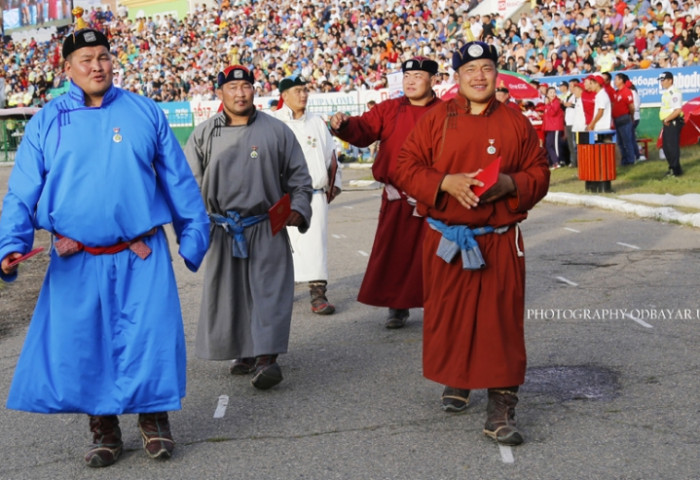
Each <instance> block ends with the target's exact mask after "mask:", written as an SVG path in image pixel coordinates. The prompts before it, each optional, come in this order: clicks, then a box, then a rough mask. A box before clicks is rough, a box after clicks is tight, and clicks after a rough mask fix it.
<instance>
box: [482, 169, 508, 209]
mask: <svg viewBox="0 0 700 480" xmlns="http://www.w3.org/2000/svg"><path fill="white" fill-rule="evenodd" d="M515 191H516V189H515V181H513V177H511V176H510V175H506V174H505V173H499V174H498V180H496V183H495V184H494V185H493V187H491V188H489V189H488V190H486V191H485V192H484V194H483V195H482V196H481V201H482V202H483V203H490V202H494V201H496V200H498V199H499V198H501V197H507V196H510V195H513V194H514V193H515Z"/></svg>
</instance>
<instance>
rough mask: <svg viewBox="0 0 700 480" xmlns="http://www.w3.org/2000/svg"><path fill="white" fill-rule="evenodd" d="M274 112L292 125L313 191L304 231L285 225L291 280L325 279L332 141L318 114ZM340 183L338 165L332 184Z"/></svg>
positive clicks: (282, 109)
mask: <svg viewBox="0 0 700 480" xmlns="http://www.w3.org/2000/svg"><path fill="white" fill-rule="evenodd" d="M274 115H275V116H276V117H277V118H278V119H280V120H282V121H283V122H284V123H285V124H286V125H287V126H288V127H289V128H291V129H292V131H293V132H294V135H295V136H296V138H297V141H298V142H299V144H300V145H301V148H302V150H303V151H304V158H305V159H306V166H307V167H308V169H309V174H310V175H311V185H312V186H313V189H314V194H313V196H312V197H311V211H312V212H313V214H312V215H311V224H310V225H309V229H308V231H307V232H306V233H305V234H303V235H302V234H300V233H299V230H298V229H297V228H295V227H287V232H288V233H289V240H290V243H291V245H292V258H293V260H294V280H295V281H296V282H310V281H313V280H326V281H327V280H328V202H327V200H326V193H325V192H326V191H327V190H328V188H329V182H328V172H329V169H330V166H331V161H332V158H333V154H334V153H335V142H334V141H333V136H332V135H331V133H330V131H329V130H328V127H327V126H326V123H325V122H324V121H323V119H322V118H321V117H320V116H319V115H315V114H313V113H308V112H307V113H305V114H304V115H302V116H301V117H300V118H298V119H294V117H293V112H292V110H291V109H290V108H289V107H288V106H287V105H284V106H283V107H282V108H281V109H279V110H277V111H276V112H274ZM341 185H342V177H341V168H340V165H338V170H337V172H336V175H335V183H334V186H336V187H338V188H340V187H341Z"/></svg>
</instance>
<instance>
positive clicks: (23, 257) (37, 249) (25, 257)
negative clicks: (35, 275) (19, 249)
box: [7, 247, 44, 268]
mask: <svg viewBox="0 0 700 480" xmlns="http://www.w3.org/2000/svg"><path fill="white" fill-rule="evenodd" d="M43 251H44V247H37V248H35V249H34V250H32V251H31V252H29V253H25V254H24V255H22V256H21V257H19V258H17V259H15V260H13V261H11V262H10V263H8V264H7V268H12V267H14V266H15V265H17V264H19V263H21V262H23V261H25V260H26V259H28V258H32V257H33V256H34V255H36V254H37V253H39V252H43Z"/></svg>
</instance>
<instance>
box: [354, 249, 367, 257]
mask: <svg viewBox="0 0 700 480" xmlns="http://www.w3.org/2000/svg"><path fill="white" fill-rule="evenodd" d="M357 253H359V254H360V255H362V256H363V257H369V253H367V252H365V251H364V250H358V251H357Z"/></svg>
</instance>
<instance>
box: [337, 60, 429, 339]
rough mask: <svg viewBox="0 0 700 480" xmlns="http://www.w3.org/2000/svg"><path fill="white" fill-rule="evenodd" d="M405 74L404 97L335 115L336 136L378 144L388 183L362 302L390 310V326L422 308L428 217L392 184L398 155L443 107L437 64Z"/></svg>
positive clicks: (417, 65)
mask: <svg viewBox="0 0 700 480" xmlns="http://www.w3.org/2000/svg"><path fill="white" fill-rule="evenodd" d="M401 69H402V70H403V91H404V96H403V97H399V98H395V99H389V100H385V101H383V102H381V103H379V104H378V105H376V106H375V107H374V108H372V109H371V110H368V111H367V112H365V113H364V114H362V115H361V116H358V117H349V116H348V115H346V114H344V113H341V112H339V113H336V114H335V115H333V117H331V128H332V132H333V134H334V135H336V136H337V137H338V138H341V139H343V140H345V141H346V142H349V143H351V144H353V145H356V146H358V147H367V146H369V145H371V144H372V143H374V142H376V141H379V142H380V143H379V153H378V154H377V158H376V160H375V161H374V164H373V165H372V173H373V175H374V178H375V179H376V180H377V181H379V182H382V183H383V184H384V192H383V194H382V205H381V208H380V211H379V222H378V225H377V233H376V236H375V238H374V245H373V246H372V253H371V255H370V257H369V263H368V265H367V271H366V272H365V277H364V279H363V280H362V286H361V287H360V292H359V294H358V296H357V299H358V300H359V301H360V302H362V303H365V304H367V305H374V306H376V307H389V317H388V319H387V321H386V324H385V326H386V327H387V328H401V327H403V326H404V325H405V324H406V319H407V318H408V309H409V308H417V307H422V306H423V288H422V283H421V282H422V268H421V257H420V255H419V252H420V249H421V248H422V247H421V246H422V244H423V234H424V224H425V219H424V218H422V217H420V216H417V215H416V213H415V201H414V200H413V199H412V198H410V197H409V196H408V195H406V193H404V192H402V191H401V190H400V189H398V188H396V186H395V185H394V184H393V183H392V181H391V176H392V174H393V172H394V169H395V167H396V156H397V155H398V153H399V149H400V148H401V145H402V144H403V142H404V140H405V139H406V136H407V135H408V133H409V132H410V131H411V130H412V129H413V126H414V125H415V124H416V122H417V121H418V119H419V118H420V117H422V116H423V115H424V114H425V112H427V111H428V110H430V109H431V108H433V107H434V106H435V105H437V104H439V103H440V99H438V98H437V97H436V96H435V93H434V92H433V89H432V84H433V79H434V75H435V74H436V73H437V70H438V65H437V63H436V62H434V61H433V60H429V59H427V58H423V57H415V58H412V59H410V60H406V61H405V62H404V63H403V64H402V66H401Z"/></svg>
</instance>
